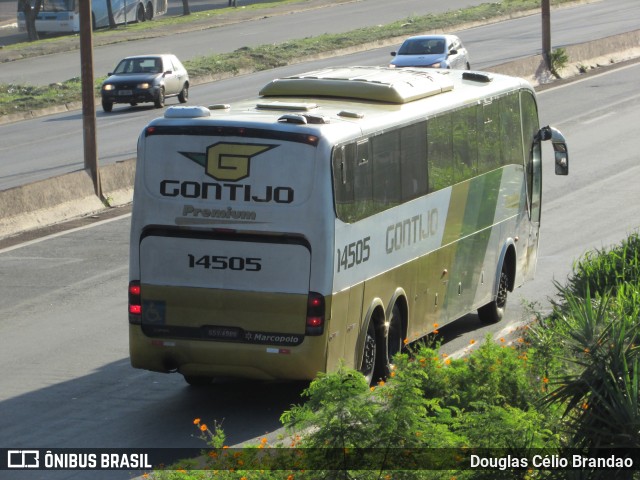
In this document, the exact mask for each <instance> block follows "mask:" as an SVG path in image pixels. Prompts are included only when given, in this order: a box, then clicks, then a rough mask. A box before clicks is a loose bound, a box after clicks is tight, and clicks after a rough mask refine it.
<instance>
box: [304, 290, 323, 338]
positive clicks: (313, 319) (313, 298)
mask: <svg viewBox="0 0 640 480" xmlns="http://www.w3.org/2000/svg"><path fill="white" fill-rule="evenodd" d="M323 331H324V297H323V296H322V295H320V294H319V293H316V292H309V297H308V298H307V324H306V329H305V333H306V334H307V335H322V332H323Z"/></svg>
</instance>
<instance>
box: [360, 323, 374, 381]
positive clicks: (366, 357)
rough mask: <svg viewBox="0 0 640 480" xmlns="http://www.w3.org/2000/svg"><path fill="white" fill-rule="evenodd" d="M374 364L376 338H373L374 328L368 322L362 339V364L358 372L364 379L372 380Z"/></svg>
mask: <svg viewBox="0 0 640 480" xmlns="http://www.w3.org/2000/svg"><path fill="white" fill-rule="evenodd" d="M375 366H376V338H375V328H374V327H373V324H371V323H370V324H369V328H368V329H367V336H366V337H365V340H364V352H363V354H362V366H361V367H360V372H362V374H363V375H364V376H365V377H366V379H367V380H368V381H369V383H371V381H372V380H373V371H374V369H375Z"/></svg>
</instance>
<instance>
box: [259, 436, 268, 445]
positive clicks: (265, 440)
mask: <svg viewBox="0 0 640 480" xmlns="http://www.w3.org/2000/svg"><path fill="white" fill-rule="evenodd" d="M260 443H261V444H262V445H264V444H265V443H267V437H262V438H261V439H260Z"/></svg>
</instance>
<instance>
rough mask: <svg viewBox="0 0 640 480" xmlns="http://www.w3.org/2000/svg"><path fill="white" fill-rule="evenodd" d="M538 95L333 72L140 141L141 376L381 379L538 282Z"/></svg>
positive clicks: (168, 116)
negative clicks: (433, 336)
mask: <svg viewBox="0 0 640 480" xmlns="http://www.w3.org/2000/svg"><path fill="white" fill-rule="evenodd" d="M542 140H551V141H552V144H553V147H554V152H555V159H554V163H555V169H556V173H558V174H565V175H566V174H567V173H568V152H567V147H566V143H565V141H564V138H563V137H562V135H561V134H560V133H559V132H558V131H557V130H555V129H553V128H551V127H544V128H542V129H541V128H540V127H539V124H538V111H537V106H536V98H535V93H534V90H533V89H532V88H531V86H530V85H529V84H528V83H527V82H525V81H523V80H521V79H518V78H512V77H508V76H503V75H497V74H487V73H482V72H469V71H465V72H462V71H454V70H448V71H438V70H413V69H389V68H378V67H349V68H328V69H324V70H320V71H315V72H311V73H307V74H303V75H297V76H292V77H287V78H281V79H278V80H274V81H273V82H271V83H269V84H268V85H266V86H265V87H264V88H263V89H262V90H261V91H260V94H259V96H258V97H257V98H254V99H252V100H248V101H244V102H241V103H238V104H237V105H231V106H230V105H222V104H221V105H211V106H209V107H206V108H205V107H193V106H190V107H187V106H178V107H171V108H169V109H167V110H166V112H165V115H164V117H162V118H158V119H156V120H153V121H152V122H151V123H150V124H149V125H148V126H147V127H146V128H145V129H144V131H143V132H142V133H141V135H140V138H139V142H138V159H137V170H136V179H135V192H134V201H133V213H132V225H131V254H130V284H129V327H130V328H129V333H130V354H131V363H132V365H133V366H134V367H137V368H143V369H148V370H152V371H157V372H175V371H177V372H179V373H181V374H183V375H184V377H185V379H186V380H187V382H188V383H190V384H192V385H196V384H206V383H209V382H210V381H211V379H213V378H214V377H222V376H224V377H227V376H232V377H245V378H255V379H300V380H302V379H312V378H314V377H315V376H316V374H317V373H318V372H324V371H331V370H333V369H335V368H336V367H337V365H338V364H339V362H341V361H344V362H345V364H346V365H347V366H350V367H353V368H355V369H358V370H360V371H362V373H363V374H364V375H365V376H367V377H368V378H369V379H371V380H375V379H377V378H380V377H384V376H385V374H386V373H387V371H388V368H389V365H390V361H391V359H392V357H393V355H394V354H395V353H397V352H398V351H400V350H401V348H402V347H403V344H405V343H407V342H412V341H415V340H417V339H419V338H421V337H423V336H425V335H427V334H429V333H430V332H432V331H433V330H434V329H435V328H436V326H442V325H445V324H446V323H448V322H451V321H454V320H455V319H457V318H460V317H462V316H464V315H465V314H467V313H470V312H473V311H475V310H477V311H478V316H479V319H480V320H481V321H483V322H496V321H499V320H500V319H501V318H502V316H503V309H504V307H505V303H506V298H507V292H509V291H512V290H513V289H514V288H515V287H518V286H520V285H521V284H522V283H523V282H525V280H527V279H529V278H531V277H532V276H533V273H534V269H535V264H536V252H537V248H538V231H539V228H540V207H541V178H542V177H541V168H542V162H541V159H540V157H541V145H540V142H541V141H542Z"/></svg>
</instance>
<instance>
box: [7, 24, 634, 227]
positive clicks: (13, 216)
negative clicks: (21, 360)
mask: <svg viewBox="0 0 640 480" xmlns="http://www.w3.org/2000/svg"><path fill="white" fill-rule="evenodd" d="M563 48H564V49H565V52H566V54H567V57H568V59H569V63H568V64H567V65H566V66H565V67H564V68H563V69H562V70H561V71H560V75H561V77H562V78H575V77H577V76H579V75H581V74H585V73H587V74H588V73H589V72H590V71H594V70H595V69H597V68H599V67H606V66H610V65H615V64H618V63H620V62H624V61H628V60H631V59H638V58H640V30H636V31H633V32H628V33H624V34H620V35H614V36H611V37H606V38H602V39H598V40H595V41H592V42H586V43H582V44H578V45H567V46H565V47H563ZM487 70H488V71H492V72H496V73H503V74H507V75H513V76H518V77H522V78H525V79H527V80H529V81H530V82H531V83H532V84H534V85H536V86H541V85H546V84H550V83H553V82H554V79H553V78H552V76H551V74H550V72H549V71H548V70H547V69H546V68H545V66H544V62H543V60H542V57H541V55H534V56H531V57H525V58H522V59H519V60H515V61H512V62H508V63H504V64H501V65H496V66H494V67H491V68H488V69H487ZM64 108H68V107H63V108H62V109H61V108H60V107H58V108H57V109H56V110H54V111H41V112H32V114H31V116H34V117H35V116H38V115H47V114H53V113H59V112H60V111H61V110H62V111H64ZM73 108H79V106H74V107H73ZM134 175H135V159H130V160H126V161H123V162H118V163H115V164H110V165H105V166H102V167H101V169H100V178H101V187H102V193H103V198H104V200H102V199H100V198H98V197H97V196H96V195H95V193H94V186H93V182H92V179H91V177H90V175H88V173H87V172H86V171H84V170H79V171H76V172H72V173H68V174H65V175H61V176H58V177H53V178H50V179H46V180H42V181H39V182H35V183H31V184H28V185H24V186H20V187H15V188H11V189H8V190H3V191H0V213H1V216H0V239H2V238H7V237H10V236H14V235H17V234H18V233H21V232H25V231H30V230H35V229H38V228H42V227H45V226H49V225H53V224H55V223H60V222H64V221H67V220H70V219H72V218H77V217H78V216H83V215H90V214H95V213H96V212H100V211H104V210H105V209H108V208H110V207H115V206H122V205H125V204H127V203H129V202H131V200H132V195H133V179H134Z"/></svg>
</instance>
